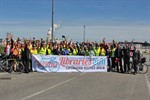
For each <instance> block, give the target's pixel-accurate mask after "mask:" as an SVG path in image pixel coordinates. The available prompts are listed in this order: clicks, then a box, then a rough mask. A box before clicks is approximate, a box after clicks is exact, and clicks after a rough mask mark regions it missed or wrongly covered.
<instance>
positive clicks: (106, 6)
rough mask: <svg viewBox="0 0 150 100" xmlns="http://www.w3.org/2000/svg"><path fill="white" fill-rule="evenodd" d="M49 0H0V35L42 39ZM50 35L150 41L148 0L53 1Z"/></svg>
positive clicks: (45, 33) (149, 8) (50, 3)
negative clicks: (53, 28)
mask: <svg viewBox="0 0 150 100" xmlns="http://www.w3.org/2000/svg"><path fill="white" fill-rule="evenodd" d="M51 5H52V0H0V38H4V37H5V36H6V33H7V32H11V33H13V34H14V38H17V37H20V38H23V37H26V38H30V37H35V38H46V37H47V32H48V30H49V28H50V27H51V22H52V18H51V16H52V15H51V10H52V6H51ZM54 24H57V25H60V26H61V27H60V28H59V29H57V30H55V32H54V36H55V37H57V38H61V37H62V35H65V36H66V37H68V38H70V39H72V40H73V41H83V33H84V27H83V26H84V25H85V26H86V27H85V40H86V41H102V38H106V41H108V42H110V41H112V40H116V41H131V40H133V39H134V40H135V41H142V42H144V41H148V42H150V0H54Z"/></svg>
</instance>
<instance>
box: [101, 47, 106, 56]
mask: <svg viewBox="0 0 150 100" xmlns="http://www.w3.org/2000/svg"><path fill="white" fill-rule="evenodd" d="M100 55H101V56H105V55H106V50H105V49H104V48H102V49H101V53H100Z"/></svg>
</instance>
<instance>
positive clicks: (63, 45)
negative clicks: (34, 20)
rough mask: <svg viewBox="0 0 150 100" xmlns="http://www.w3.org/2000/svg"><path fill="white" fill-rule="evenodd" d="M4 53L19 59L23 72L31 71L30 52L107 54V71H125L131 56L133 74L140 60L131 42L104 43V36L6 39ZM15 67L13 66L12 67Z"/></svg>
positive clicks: (80, 54) (138, 53) (47, 53)
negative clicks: (92, 38)
mask: <svg viewBox="0 0 150 100" xmlns="http://www.w3.org/2000/svg"><path fill="white" fill-rule="evenodd" d="M5 54H6V55H8V56H9V57H14V58H16V59H21V60H22V62H23V64H24V65H25V72H26V73H29V72H30V71H32V67H30V66H29V65H31V62H32V61H31V60H32V59H31V54H42V55H73V56H76V55H77V56H107V58H108V66H109V69H108V71H117V72H121V73H127V72H128V71H129V69H130V68H129V62H130V58H133V63H134V66H135V72H134V73H135V74H136V72H137V69H136V64H138V62H139V60H140V58H141V57H140V56H141V55H140V52H139V51H138V50H136V48H135V47H133V46H132V44H119V43H116V42H115V41H114V40H113V41H112V43H106V42H105V38H104V39H103V40H102V42H101V43H100V42H82V43H79V42H76V43H74V42H72V41H67V40H66V39H65V40H63V41H60V42H51V41H45V40H43V39H38V40H36V39H35V38H32V39H24V41H23V42H22V41H21V40H20V39H19V38H18V39H17V40H13V39H12V38H11V39H10V40H7V43H6V47H5ZM14 69H15V68H14Z"/></svg>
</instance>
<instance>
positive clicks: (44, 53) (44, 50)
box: [38, 47, 46, 55]
mask: <svg viewBox="0 0 150 100" xmlns="http://www.w3.org/2000/svg"><path fill="white" fill-rule="evenodd" d="M38 54H42V55H46V48H45V49H44V48H43V47H42V48H40V49H39V52H38Z"/></svg>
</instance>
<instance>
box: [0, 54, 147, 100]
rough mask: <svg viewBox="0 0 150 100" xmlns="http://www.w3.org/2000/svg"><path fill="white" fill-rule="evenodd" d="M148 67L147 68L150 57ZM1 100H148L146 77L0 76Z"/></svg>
mask: <svg viewBox="0 0 150 100" xmlns="http://www.w3.org/2000/svg"><path fill="white" fill-rule="evenodd" d="M145 56H146V57H147V59H148V60H147V62H146V63H147V64H150V61H149V60H150V59H149V58H150V55H145ZM0 100H150V69H149V71H148V73H146V74H137V75H133V74H122V73H117V72H94V73H93V72H92V73H90V72H89V73H81V72H78V73H38V72H32V73H29V74H24V73H22V74H20V73H14V74H9V73H0Z"/></svg>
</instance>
